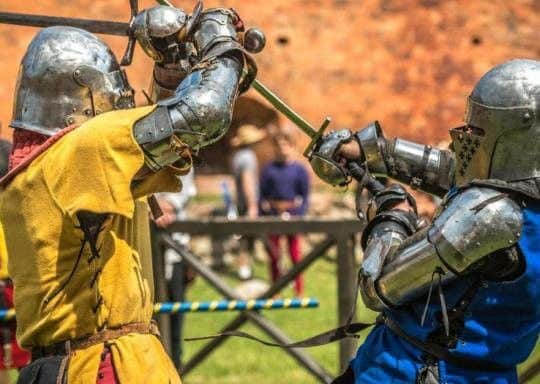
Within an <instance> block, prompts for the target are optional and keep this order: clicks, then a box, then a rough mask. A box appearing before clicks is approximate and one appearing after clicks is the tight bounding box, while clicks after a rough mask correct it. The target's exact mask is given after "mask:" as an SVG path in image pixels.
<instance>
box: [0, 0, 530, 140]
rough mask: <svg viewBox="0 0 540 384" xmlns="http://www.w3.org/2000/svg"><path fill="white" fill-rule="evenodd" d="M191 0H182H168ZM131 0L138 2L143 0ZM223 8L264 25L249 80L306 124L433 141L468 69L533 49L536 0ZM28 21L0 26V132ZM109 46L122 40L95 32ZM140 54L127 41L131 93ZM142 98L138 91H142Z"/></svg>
mask: <svg viewBox="0 0 540 384" xmlns="http://www.w3.org/2000/svg"><path fill="white" fill-rule="evenodd" d="M175 2H176V4H177V5H180V6H184V7H185V8H188V9H189V8H191V7H192V6H193V3H194V2H193V1H185V0H183V1H179V0H175ZM127 4H128V1H127V0H70V1H64V0H40V1H39V2H38V1H36V2H25V1H14V0H3V1H2V2H1V3H0V11H16V12H28V13H40V14H54V15H63V16H75V17H89V18H102V19H111V20H119V21H123V20H126V19H127V18H128V13H129V10H128V6H127ZM152 4H153V3H152V1H150V0H144V1H141V8H142V7H144V6H150V5H152ZM205 4H206V6H233V7H235V8H236V9H237V10H238V11H239V13H240V14H241V15H242V17H243V18H244V21H245V23H246V24H247V25H248V26H251V25H256V26H260V27H261V28H263V29H264V30H265V31H266V33H267V36H268V46H267V49H266V50H265V51H264V52H263V53H261V54H259V55H258V62H259V66H260V79H261V80H262V81H264V82H265V83H266V84H267V85H268V86H269V87H271V88H272V89H274V90H276V91H278V92H279V94H281V95H282V96H283V98H284V99H285V100H287V101H288V102H290V104H291V105H293V106H294V107H295V108H296V109H297V110H298V111H299V112H301V113H302V114H304V115H305V116H306V118H307V119H308V120H309V121H311V122H312V123H313V124H314V125H318V124H319V123H320V122H321V121H322V119H323V118H324V116H325V115H330V116H332V117H333V119H334V122H333V127H342V126H347V127H351V128H355V127H360V126H362V125H364V124H366V123H367V122H369V121H370V120H373V119H379V120H380V121H381V122H382V124H383V127H385V128H386V131H387V132H388V135H390V136H392V135H402V136H405V137H408V138H411V139H418V140H422V141H428V142H430V143H437V142H439V141H440V140H442V139H444V138H445V137H446V132H447V130H448V129H449V128H451V127H453V126H455V125H457V124H459V123H460V121H461V118H462V115H463V107H464V100H465V98H466V96H467V94H468V92H469V91H470V89H471V87H472V85H473V84H474V82H475V81H476V80H477V79H478V77H479V76H480V75H481V74H482V73H483V72H485V71H486V70H487V69H489V68H490V67H491V66H492V65H494V64H496V63H499V62H501V61H504V60H507V59H510V58H513V57H529V58H538V56H539V55H540V43H539V41H540V39H539V34H538V26H539V25H540V12H539V9H540V1H538V0H513V1H506V0H475V1H467V0H461V1H452V0H362V1H360V0H358V1H354V0H353V1H346V0H333V1H331V0H318V1H317V0H272V1H262V0H251V1H246V0H243V1H241V0H222V1H217V0H207V1H206V2H205ZM35 32H36V30H35V29H33V28H21V27H14V26H0V46H1V49H0V121H1V122H2V123H4V130H3V132H2V135H3V136H6V135H7V134H8V132H7V131H8V130H7V129H6V125H7V123H8V122H9V120H10V115H11V103H12V93H13V87H14V82H15V78H16V74H17V67H18V63H19V61H20V58H21V57H22V55H23V53H24V50H25V47H26V46H27V44H28V42H29V41H30V39H31V38H32V36H33V34H34V33H35ZM105 39H106V40H107V41H108V42H110V44H111V45H112V46H113V49H114V50H115V52H117V54H118V55H121V54H122V53H123V50H124V48H125V40H124V39H122V38H118V37H105ZM150 71H151V62H150V61H149V60H148V59H147V58H145V57H144V55H143V53H142V52H141V51H140V50H139V49H138V50H137V52H136V54H135V63H134V65H133V66H132V67H130V69H129V76H130V79H131V82H132V84H133V85H134V87H135V88H136V89H137V90H140V89H141V88H143V87H146V85H147V83H148V81H147V79H148V78H149V74H150ZM141 100H142V98H141Z"/></svg>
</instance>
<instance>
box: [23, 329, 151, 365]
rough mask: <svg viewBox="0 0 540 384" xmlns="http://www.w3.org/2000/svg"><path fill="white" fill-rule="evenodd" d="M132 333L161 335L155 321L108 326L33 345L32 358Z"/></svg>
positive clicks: (39, 357)
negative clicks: (71, 338) (86, 334)
mask: <svg viewBox="0 0 540 384" xmlns="http://www.w3.org/2000/svg"><path fill="white" fill-rule="evenodd" d="M130 333H139V334H151V335H154V336H157V337H159V330H158V328H157V325H156V324H155V323H154V322H151V323H130V324H125V325H122V326H120V327H118V328H107V329H104V330H102V331H99V332H97V333H94V334H93V335H90V336H88V337H82V338H79V339H74V340H66V341H60V342H58V343H54V344H50V345H47V346H41V347H33V348H32V360H37V359H41V358H43V357H50V356H63V355H69V354H70V353H71V351H72V350H75V349H85V348H88V347H91V346H92V345H96V344H101V343H105V342H106V341H108V340H114V339H118V338H120V337H122V336H126V335H128V334H130Z"/></svg>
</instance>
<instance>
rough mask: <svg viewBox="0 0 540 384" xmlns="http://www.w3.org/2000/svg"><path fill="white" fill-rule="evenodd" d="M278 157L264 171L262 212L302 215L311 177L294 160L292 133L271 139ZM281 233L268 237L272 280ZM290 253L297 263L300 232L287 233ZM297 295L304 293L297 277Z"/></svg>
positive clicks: (283, 132)
mask: <svg viewBox="0 0 540 384" xmlns="http://www.w3.org/2000/svg"><path fill="white" fill-rule="evenodd" d="M272 142H273V146H274V152H275V159H274V160H273V161H271V162H270V163H268V164H267V165H266V166H265V167H264V168H263V170H262V173H261V181H260V185H259V187H260V210H261V215H279V216H282V217H289V216H291V215H294V216H301V215H304V214H305V213H306V210H307V208H308V195H309V176H308V173H307V171H306V169H305V168H304V166H303V165H302V164H300V163H299V162H297V161H295V160H294V157H295V148H294V144H293V143H294V140H293V136H292V132H290V131H289V130H285V129H283V130H281V131H279V132H277V133H276V134H275V135H273V138H272ZM281 237H282V235H280V234H272V235H270V236H269V238H268V240H269V247H268V253H269V257H270V273H271V276H272V281H276V280H277V279H278V278H279V277H280V276H281V269H280V265H279V260H280V258H281V252H280V238H281ZM287 241H288V246H289V254H290V257H291V260H292V262H293V263H294V264H296V263H298V262H299V261H300V259H301V257H302V254H301V250H300V235H299V234H293V235H287ZM294 292H295V294H296V296H302V294H303V292H304V282H303V278H302V276H298V277H297V278H296V280H295V283H294Z"/></svg>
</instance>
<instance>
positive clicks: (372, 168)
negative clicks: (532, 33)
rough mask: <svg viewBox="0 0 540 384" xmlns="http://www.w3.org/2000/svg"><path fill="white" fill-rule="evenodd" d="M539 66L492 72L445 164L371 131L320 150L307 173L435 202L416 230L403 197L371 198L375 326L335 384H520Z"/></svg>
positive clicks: (538, 229)
mask: <svg viewBox="0 0 540 384" xmlns="http://www.w3.org/2000/svg"><path fill="white" fill-rule="evenodd" d="M539 116H540V62H538V61H533V60H512V61H509V62H506V63H503V64H501V65H498V66H496V67H494V68H493V69H491V70H490V71H489V72H487V73H486V74H485V75H484V76H483V77H482V78H481V79H480V80H479V82H478V83H477V84H476V86H475V87H474V89H473V91H472V93H471V95H470V96H469V98H468V100H467V111H466V115H465V124H466V125H465V126H463V127H460V128H455V129H452V130H451V131H450V135H451V138H452V143H451V150H440V149H436V148H431V147H430V146H427V145H422V144H416V143H412V142H409V141H406V140H402V139H399V138H397V139H392V140H389V139H386V138H385V137H384V136H383V133H382V130H381V128H380V126H379V124H378V123H377V122H375V123H373V124H371V125H369V126H368V127H366V128H364V129H362V130H360V131H358V132H355V133H351V132H349V131H346V130H343V131H338V132H332V133H330V134H328V135H327V136H325V137H324V138H323V140H322V142H321V143H320V145H319V147H318V148H317V150H316V152H315V154H314V156H313V160H312V165H313V167H314V170H315V172H317V173H318V174H319V175H320V176H321V177H323V178H324V179H325V180H327V181H328V182H330V183H333V184H338V183H343V182H346V180H345V177H346V172H343V167H340V164H342V163H339V161H340V159H347V160H348V161H352V162H357V163H361V164H362V165H364V166H365V168H366V169H367V170H368V171H369V172H371V173H372V174H375V175H388V176H390V177H392V178H394V179H396V180H398V181H400V182H403V183H406V184H409V185H411V186H412V187H413V188H417V189H420V190H423V191H426V192H429V193H432V194H435V195H438V196H441V197H443V196H444V198H443V201H442V203H441V206H440V208H439V210H438V213H437V214H436V215H435V218H434V219H433V221H432V222H431V224H429V225H427V226H425V227H423V228H420V227H419V225H418V220H417V217H416V213H415V210H414V204H413V199H412V198H411V197H410V196H408V194H407V192H406V191H405V190H404V189H403V188H402V187H401V186H400V185H398V184H394V185H392V186H390V187H389V188H387V189H384V190H382V191H378V192H377V193H375V195H374V196H373V207H372V209H371V210H370V211H371V214H372V217H371V220H370V222H369V224H368V226H367V228H366V230H365V232H364V233H363V239H362V240H363V241H362V242H363V246H364V252H365V255H364V261H363V263H362V268H361V270H360V278H361V288H360V290H361V294H362V297H363V299H364V302H365V303H366V305H367V306H368V307H370V308H371V309H373V310H375V311H378V312H381V316H379V321H378V324H377V325H376V327H375V328H374V329H373V330H372V331H371V333H370V334H369V335H368V337H367V339H366V341H365V343H364V344H363V345H362V346H361V347H360V348H359V350H358V353H357V355H356V357H355V358H354V359H353V360H352V362H351V364H350V366H349V368H348V369H347V370H346V372H345V373H344V374H343V375H342V376H340V377H339V378H338V379H336V381H335V383H383V382H384V383H387V382H388V383H389V382H392V383H436V382H440V383H480V382H486V383H487V382H489V383H517V373H516V365H517V364H519V363H520V362H522V361H524V360H525V359H526V358H527V357H528V356H529V354H530V353H531V351H532V349H533V347H534V346H535V344H536V340H537V337H538V331H539V328H540V306H539V305H540V304H539V303H540V289H539V285H538V284H539V281H540V279H539V278H540V258H539V248H538V244H540V202H539V199H540V181H539V180H540V179H539V177H540V156H539V155H538V153H539V150H540V147H539V146H540V144H538V140H537V139H538V135H539V132H540V119H539Z"/></svg>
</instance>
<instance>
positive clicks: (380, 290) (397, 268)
mask: <svg viewBox="0 0 540 384" xmlns="http://www.w3.org/2000/svg"><path fill="white" fill-rule="evenodd" d="M521 227H522V214H521V210H520V207H519V206H518V205H517V204H516V203H515V202H514V201H513V200H512V199H510V198H509V197H508V196H506V195H505V194H501V193H499V192H497V191H495V190H492V189H487V188H477V187H473V188H469V189H467V190H465V191H463V192H461V193H460V194H459V195H457V196H456V197H455V198H453V199H452V200H451V201H450V202H449V204H448V206H446V208H445V210H444V211H443V212H442V214H441V215H440V216H438V217H437V218H436V219H435V220H434V221H433V223H432V225H430V226H429V227H427V228H425V229H423V230H421V231H419V232H417V233H415V234H414V235H412V236H408V234H409V233H410V230H409V229H408V228H407V226H406V225H405V224H404V223H403V222H400V221H399V220H396V219H394V220H388V219H386V220H384V219H380V220H378V221H377V222H376V223H375V225H373V226H372V228H368V233H367V235H366V243H367V248H366V252H365V260H366V261H368V260H372V261H373V260H374V259H380V258H382V259H384V260H385V261H384V263H385V264H384V266H383V267H382V268H381V269H380V270H379V271H378V270H376V269H373V268H372V267H371V266H370V265H369V264H368V265H366V266H365V267H363V270H362V286H361V294H362V297H363V299H364V301H365V303H366V305H367V306H368V307H370V308H372V309H374V310H377V311H381V310H382V309H383V308H384V307H392V306H401V305H404V304H407V303H410V302H412V301H414V300H415V299H418V298H419V297H421V296H423V295H424V294H426V293H427V291H428V290H429V287H430V284H431V281H432V278H433V275H434V274H439V275H440V277H441V281H442V282H443V284H444V283H447V282H450V281H452V280H454V279H456V277H458V276H461V275H464V274H469V273H479V274H481V275H482V276H483V277H485V278H486V279H489V280H509V279H513V278H515V277H516V276H517V275H519V273H521V272H520V271H521V270H522V269H521V268H522V267H523V265H522V261H521V257H520V254H519V249H518V247H517V246H516V243H517V241H518V239H519V236H520V231H521ZM407 236H408V237H407ZM366 261H365V262H364V264H365V263H366Z"/></svg>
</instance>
